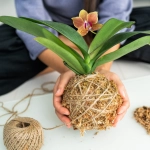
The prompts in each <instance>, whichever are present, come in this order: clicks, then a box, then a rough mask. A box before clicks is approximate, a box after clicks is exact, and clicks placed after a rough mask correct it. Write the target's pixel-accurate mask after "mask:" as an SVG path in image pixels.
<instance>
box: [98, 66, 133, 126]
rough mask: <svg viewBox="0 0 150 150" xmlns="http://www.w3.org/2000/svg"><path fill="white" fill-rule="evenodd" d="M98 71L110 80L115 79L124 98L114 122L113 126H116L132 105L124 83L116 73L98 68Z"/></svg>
mask: <svg viewBox="0 0 150 150" xmlns="http://www.w3.org/2000/svg"><path fill="white" fill-rule="evenodd" d="M98 72H99V73H100V74H103V75H105V77H106V78H107V79H108V80H113V81H114V82H115V83H116V84H117V87H118V90H119V93H120V95H121V97H122V99H123V103H122V106H121V107H120V108H119V109H118V110H117V117H116V119H115V120H114V122H113V126H114V127H116V125H117V123H118V122H119V121H120V120H121V119H122V118H123V117H124V115H125V114H126V112H127V110H128V108H129V106H130V102H129V98H128V95H127V92H126V89H125V87H124V85H123V83H122V82H121V80H120V79H119V77H118V76H117V75H116V74H115V73H113V72H110V71H107V70H103V69H102V70H98Z"/></svg>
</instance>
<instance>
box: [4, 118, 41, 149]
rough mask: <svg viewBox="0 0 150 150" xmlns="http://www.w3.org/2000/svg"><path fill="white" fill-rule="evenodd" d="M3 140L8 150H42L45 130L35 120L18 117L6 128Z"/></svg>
mask: <svg viewBox="0 0 150 150" xmlns="http://www.w3.org/2000/svg"><path fill="white" fill-rule="evenodd" d="M3 140H4V145H5V146H6V148H7V149H8V150H40V149H41V147H42V145H43V140H44V136H43V129H42V126H41V125H40V123H39V122H38V121H37V120H35V119H32V118H28V117H18V118H15V119H12V120H11V121H10V122H8V123H7V124H6V125H5V126H4V133H3Z"/></svg>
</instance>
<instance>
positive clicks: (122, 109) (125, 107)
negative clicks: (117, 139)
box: [117, 101, 130, 114]
mask: <svg viewBox="0 0 150 150" xmlns="http://www.w3.org/2000/svg"><path fill="white" fill-rule="evenodd" d="M129 106H130V102H129V101H123V104H122V105H121V107H120V108H119V109H118V110H117V114H122V113H124V112H126V111H127V110H128V108H129Z"/></svg>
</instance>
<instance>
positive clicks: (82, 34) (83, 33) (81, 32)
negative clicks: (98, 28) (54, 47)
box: [77, 26, 88, 36]
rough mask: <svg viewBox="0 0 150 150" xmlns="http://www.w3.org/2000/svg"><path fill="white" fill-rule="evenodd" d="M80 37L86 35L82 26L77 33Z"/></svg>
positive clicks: (86, 31)
mask: <svg viewBox="0 0 150 150" xmlns="http://www.w3.org/2000/svg"><path fill="white" fill-rule="evenodd" d="M77 32H78V33H79V34H80V35H81V36H85V35H86V34H87V33H88V30H86V29H85V28H84V26H82V27H80V28H79V29H78V31H77Z"/></svg>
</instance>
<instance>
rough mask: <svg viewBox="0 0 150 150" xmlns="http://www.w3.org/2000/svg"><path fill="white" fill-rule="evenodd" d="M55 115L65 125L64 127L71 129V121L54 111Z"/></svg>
mask: <svg viewBox="0 0 150 150" xmlns="http://www.w3.org/2000/svg"><path fill="white" fill-rule="evenodd" d="M56 115H57V116H58V118H59V119H60V120H61V121H62V122H63V123H65V125H66V126H67V127H68V128H70V127H71V120H70V119H69V118H68V117H67V116H65V115H62V114H60V113H59V112H57V111H56Z"/></svg>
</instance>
